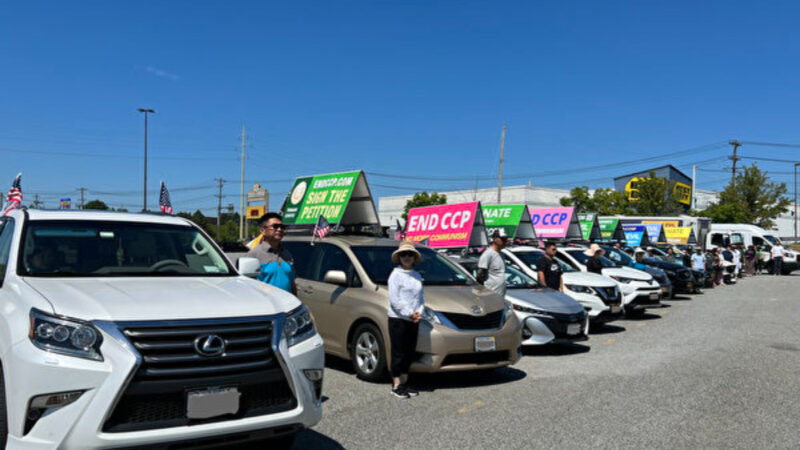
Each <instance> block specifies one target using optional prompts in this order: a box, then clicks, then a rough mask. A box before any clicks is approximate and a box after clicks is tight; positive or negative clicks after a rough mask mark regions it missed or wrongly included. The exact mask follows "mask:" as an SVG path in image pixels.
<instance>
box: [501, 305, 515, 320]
mask: <svg viewBox="0 0 800 450" xmlns="http://www.w3.org/2000/svg"><path fill="white" fill-rule="evenodd" d="M513 313H514V305H513V304H512V303H511V302H510V301H508V300H506V307H505V308H504V309H503V323H505V321H506V320H508V318H509V317H511V314H513Z"/></svg>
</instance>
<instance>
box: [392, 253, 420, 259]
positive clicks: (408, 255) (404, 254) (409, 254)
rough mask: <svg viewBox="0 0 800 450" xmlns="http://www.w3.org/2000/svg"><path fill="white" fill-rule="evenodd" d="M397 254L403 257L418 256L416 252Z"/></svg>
mask: <svg viewBox="0 0 800 450" xmlns="http://www.w3.org/2000/svg"><path fill="white" fill-rule="evenodd" d="M397 255H398V256H399V257H401V258H413V257H414V256H416V254H415V253H414V252H400V253H398V254H397Z"/></svg>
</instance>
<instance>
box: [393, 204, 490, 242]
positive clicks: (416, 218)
mask: <svg viewBox="0 0 800 450" xmlns="http://www.w3.org/2000/svg"><path fill="white" fill-rule="evenodd" d="M477 211H478V202H470V203H457V204H455V205H437V206H424V207H421V208H413V209H411V210H410V211H408V222H407V226H406V240H407V241H411V242H419V241H422V240H424V239H428V246H429V247H433V248H448V247H467V246H468V245H469V242H470V236H471V235H472V228H473V225H474V224H475V218H476V217H478V216H477V215H476V214H477Z"/></svg>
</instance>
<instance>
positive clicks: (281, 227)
mask: <svg viewBox="0 0 800 450" xmlns="http://www.w3.org/2000/svg"><path fill="white" fill-rule="evenodd" d="M261 228H272V229H273V230H285V229H286V225H284V224H282V223H273V224H272V225H264V226H263V227H261Z"/></svg>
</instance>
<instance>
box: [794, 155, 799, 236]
mask: <svg viewBox="0 0 800 450" xmlns="http://www.w3.org/2000/svg"><path fill="white" fill-rule="evenodd" d="M797 166H800V163H794V242H795V243H797Z"/></svg>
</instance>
